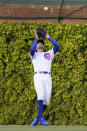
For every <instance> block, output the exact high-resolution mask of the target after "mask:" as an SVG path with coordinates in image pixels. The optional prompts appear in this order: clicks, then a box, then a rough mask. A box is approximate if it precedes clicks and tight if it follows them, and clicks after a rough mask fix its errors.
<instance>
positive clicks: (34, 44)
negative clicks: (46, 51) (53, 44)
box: [31, 38, 38, 51]
mask: <svg viewBox="0 0 87 131" xmlns="http://www.w3.org/2000/svg"><path fill="white" fill-rule="evenodd" d="M37 41H38V38H36V39H35V40H34V42H33V44H32V47H31V51H35V50H36V47H37Z"/></svg>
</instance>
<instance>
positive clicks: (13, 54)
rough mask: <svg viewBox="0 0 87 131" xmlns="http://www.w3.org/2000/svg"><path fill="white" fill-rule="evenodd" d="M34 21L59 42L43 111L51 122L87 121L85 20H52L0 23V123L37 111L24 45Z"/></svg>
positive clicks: (29, 42)
mask: <svg viewBox="0 0 87 131" xmlns="http://www.w3.org/2000/svg"><path fill="white" fill-rule="evenodd" d="M39 26H42V27H43V28H44V29H45V30H46V31H47V32H48V33H49V35H50V36H51V37H52V38H53V39H55V40H56V41H57V42H58V43H59V44H60V48H59V51H58V53H57V54H56V56H55V58H54V60H53V63H52V68H51V70H52V73H51V76H52V82H53V88H52V95H51V99H50V103H49V105H48V108H47V109H46V111H45V113H44V116H45V118H46V119H47V120H48V121H49V122H50V124H51V125H87V25H64V24H57V23H54V24H52V23H41V24H37V23H0V124H2V125H6V124H16V125H20V124H21V125H24V124H26V125H28V124H30V123H31V122H32V120H33V118H34V116H35V115H36V114H37V104H36V99H37V96H36V91H35V89H34V83H33V75H34V71H33V65H32V62H31V59H30V57H29V51H30V48H31V45H32V43H33V39H32V38H33V37H34V29H36V28H37V27H39ZM44 40H45V39H44ZM52 47H53V45H52V44H51V43H50V42H49V41H48V40H45V50H49V49H51V48H52Z"/></svg>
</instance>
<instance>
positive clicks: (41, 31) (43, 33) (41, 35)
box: [36, 27, 47, 38]
mask: <svg viewBox="0 0 87 131" xmlns="http://www.w3.org/2000/svg"><path fill="white" fill-rule="evenodd" d="M36 30H37V34H38V36H39V37H43V38H45V35H46V34H47V32H46V31H45V30H44V29H43V28H42V27H38V28H37V29H36Z"/></svg>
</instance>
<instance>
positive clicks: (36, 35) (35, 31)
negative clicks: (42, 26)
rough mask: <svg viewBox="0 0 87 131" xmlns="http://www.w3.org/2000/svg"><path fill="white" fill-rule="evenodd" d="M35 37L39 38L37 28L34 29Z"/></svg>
mask: <svg viewBox="0 0 87 131" xmlns="http://www.w3.org/2000/svg"><path fill="white" fill-rule="evenodd" d="M34 34H35V37H36V38H38V34H37V30H34Z"/></svg>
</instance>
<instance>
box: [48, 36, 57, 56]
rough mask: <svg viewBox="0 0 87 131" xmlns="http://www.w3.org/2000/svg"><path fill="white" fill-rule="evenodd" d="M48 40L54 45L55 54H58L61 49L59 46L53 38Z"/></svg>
mask: <svg viewBox="0 0 87 131" xmlns="http://www.w3.org/2000/svg"><path fill="white" fill-rule="evenodd" d="M48 40H49V41H50V42H51V43H52V44H53V45H54V47H53V50H54V54H56V53H57V51H58V49H59V44H58V43H57V41H55V40H54V39H52V38H51V37H49V38H48Z"/></svg>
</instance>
